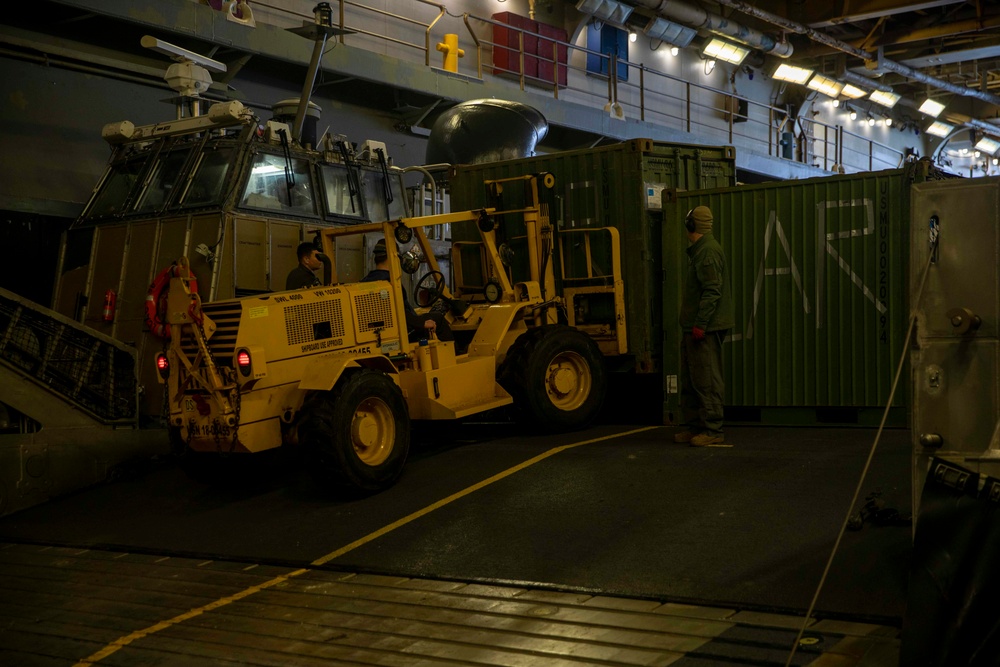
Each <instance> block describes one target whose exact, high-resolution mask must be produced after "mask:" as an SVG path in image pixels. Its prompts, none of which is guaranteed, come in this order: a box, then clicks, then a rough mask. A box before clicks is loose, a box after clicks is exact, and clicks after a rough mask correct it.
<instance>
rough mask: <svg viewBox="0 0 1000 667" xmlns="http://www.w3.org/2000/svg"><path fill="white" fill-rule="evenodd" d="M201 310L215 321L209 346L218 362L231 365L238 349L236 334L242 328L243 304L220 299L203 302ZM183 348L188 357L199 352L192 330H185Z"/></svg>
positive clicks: (182, 340)
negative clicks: (212, 301)
mask: <svg viewBox="0 0 1000 667" xmlns="http://www.w3.org/2000/svg"><path fill="white" fill-rule="evenodd" d="M201 310H202V312H203V313H205V314H206V315H208V317H209V318H210V319H211V320H212V321H213V322H215V327H216V328H215V333H214V334H213V335H212V338H211V339H210V340H209V341H208V347H209V348H210V349H211V350H212V355H213V356H214V357H215V361H216V363H219V364H222V365H224V366H231V365H232V363H233V354H234V353H235V350H236V335H237V334H238V333H239V329H240V315H241V314H242V312H243V310H242V305H241V304H240V302H238V301H237V302H232V301H218V302H216V303H203V304H202V305H201ZM181 349H182V350H183V351H184V354H185V355H187V358H188V359H192V358H193V357H194V355H195V354H196V353H197V352H198V343H197V342H196V341H195V338H194V335H193V334H192V333H191V332H190V331H187V330H185V331H184V333H183V337H182V338H181Z"/></svg>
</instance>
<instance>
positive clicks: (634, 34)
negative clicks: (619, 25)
mask: <svg viewBox="0 0 1000 667" xmlns="http://www.w3.org/2000/svg"><path fill="white" fill-rule="evenodd" d="M637 39H639V34H638V33H637V32H636V31H635V30H629V33H628V41H630V42H633V43H634V42H635V40H637Z"/></svg>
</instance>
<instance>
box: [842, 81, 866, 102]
mask: <svg viewBox="0 0 1000 667" xmlns="http://www.w3.org/2000/svg"><path fill="white" fill-rule="evenodd" d="M840 94H841V95H843V96H845V97H850V98H851V99H852V100H856V99H860V98H862V97H864V96H865V95H867V94H868V91H866V90H861V89H860V88H858V87H857V86H852V85H851V84H849V83H845V84H844V88H843V90H841V91H840Z"/></svg>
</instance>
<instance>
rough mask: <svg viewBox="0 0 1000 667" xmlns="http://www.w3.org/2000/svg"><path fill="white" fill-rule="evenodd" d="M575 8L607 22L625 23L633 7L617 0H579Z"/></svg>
mask: <svg viewBox="0 0 1000 667" xmlns="http://www.w3.org/2000/svg"><path fill="white" fill-rule="evenodd" d="M576 9H577V11H579V12H580V13H582V14H590V15H592V16H593V17H594V18H597V19H600V20H602V21H605V22H607V23H614V24H616V25H625V21H626V20H627V19H628V17H629V16H631V15H632V10H633V9H634V7H632V5H626V4H625V3H624V2H617V0H580V2H578V3H576Z"/></svg>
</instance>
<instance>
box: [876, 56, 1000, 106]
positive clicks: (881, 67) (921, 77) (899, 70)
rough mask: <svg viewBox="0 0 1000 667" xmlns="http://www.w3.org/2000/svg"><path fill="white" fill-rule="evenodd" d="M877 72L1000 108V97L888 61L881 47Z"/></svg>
mask: <svg viewBox="0 0 1000 667" xmlns="http://www.w3.org/2000/svg"><path fill="white" fill-rule="evenodd" d="M875 62H876V68H875V69H876V70H877V71H880V72H894V73H896V74H899V75H901V76H905V77H906V78H907V79H913V80H914V81H919V82H920V83H925V84H927V85H928V86H934V87H935V88H940V89H941V90H947V91H948V92H949V93H955V94H956V95H964V96H966V97H975V98H976V99H979V100H982V101H983V102H988V103H989V104H993V105H995V106H1000V97H998V96H996V95H993V94H991V93H987V92H986V91H984V90H976V89H975V88H969V87H967V86H959V85H957V84H954V83H951V82H950V81H942V80H941V79H937V78H935V77H933V76H931V75H930V74H924V73H923V72H921V71H920V70H917V69H913V68H912V67H909V66H907V65H904V64H902V63H897V62H894V61H892V60H888V59H886V58H885V57H883V56H882V47H879V50H878V54H877V57H876V58H875Z"/></svg>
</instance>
